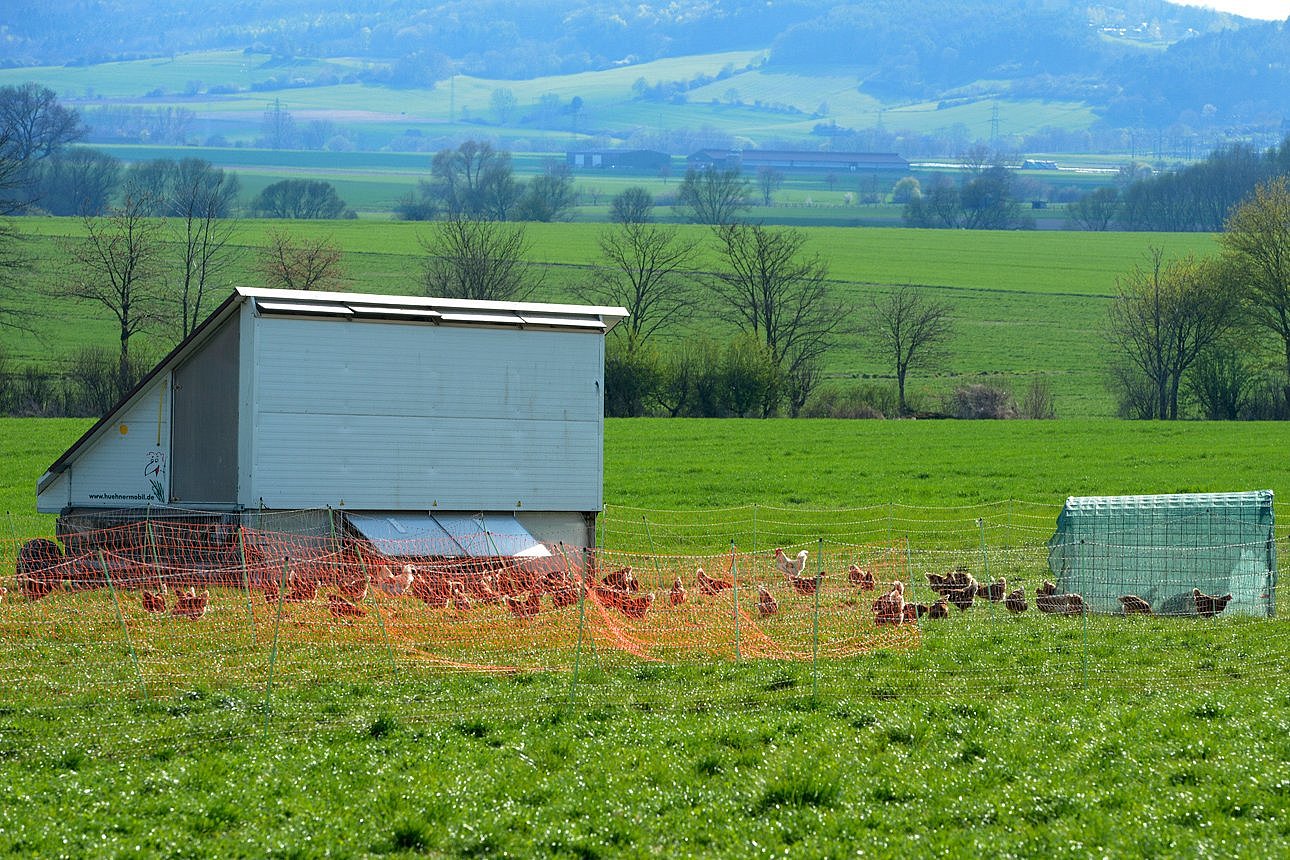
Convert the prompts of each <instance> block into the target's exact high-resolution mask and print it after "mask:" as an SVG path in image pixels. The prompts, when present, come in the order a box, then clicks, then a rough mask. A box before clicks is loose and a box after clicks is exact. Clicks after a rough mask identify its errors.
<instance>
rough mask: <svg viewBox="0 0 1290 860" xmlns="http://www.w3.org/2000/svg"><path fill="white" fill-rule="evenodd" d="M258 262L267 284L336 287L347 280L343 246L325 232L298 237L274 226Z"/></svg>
mask: <svg viewBox="0 0 1290 860" xmlns="http://www.w3.org/2000/svg"><path fill="white" fill-rule="evenodd" d="M258 263H259V266H258V267H259V270H260V274H261V275H263V277H264V283H265V285H266V286H268V287H271V288H275V289H281V290H335V289H339V288H340V287H342V286H343V285H344V282H345V273H344V269H343V268H342V267H341V250H340V248H339V247H337V246H336V245H335V244H333V243H332V242H331V240H329V239H328V238H326V237H325V236H309V237H306V238H304V239H300V240H296V239H294V238H292V236H291V234H290V233H288V232H286V231H285V230H273V231H271V232H270V233H269V243H268V245H267V246H266V247H265V248H264V249H263V250H262V251H261V252H260V257H259V261H258Z"/></svg>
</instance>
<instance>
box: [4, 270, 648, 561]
mask: <svg viewBox="0 0 1290 860" xmlns="http://www.w3.org/2000/svg"><path fill="white" fill-rule="evenodd" d="M626 316H627V312H626V311H625V310H624V309H622V308H614V307H591V306H581V305H560V304H538V303H520V302H485V301H468V300H451V299H436V298H413V297H406V296H386V295H360V294H348V293H314V292H298V291H285V290H265V289H247V288H239V289H238V290H236V291H235V292H234V293H233V294H232V295H231V296H229V297H228V299H227V300H226V301H224V302H223V304H221V305H220V306H219V307H218V308H217V309H216V310H215V311H214V313H212V314H211V315H210V317H209V318H208V319H207V320H206V321H205V322H204V323H203V324H202V325H201V326H200V327H198V328H197V329H196V330H195V331H194V332H193V333H192V334H191V335H190V336H189V337H188V338H186V339H185V340H184V341H183V342H182V343H181V344H180V345H179V346H178V347H176V348H175V349H174V351H172V352H171V353H170V355H168V356H167V357H166V358H165V359H164V360H162V361H161V362H160V363H159V364H158V365H157V366H156V367H155V368H153V370H152V371H151V372H150V373H149V374H148V375H147V376H146V377H145V378H144V379H143V381H142V382H140V383H139V385H138V386H137V387H136V388H135V389H134V390H133V391H132V392H130V394H129V395H127V396H126V397H125V398H124V399H123V400H122V401H121V402H120V403H119V404H117V406H116V407H115V408H113V409H112V410H111V411H110V412H109V413H108V414H107V415H105V416H104V417H103V418H102V419H101V420H99V421H98V422H97V423H96V424H95V425H94V426H93V427H92V428H90V430H89V431H88V432H86V433H85V435H84V436H82V437H81V438H80V439H79V440H77V442H76V443H75V444H74V445H72V447H71V448H69V449H68V450H67V451H66V452H64V453H63V455H62V456H60V457H59V458H58V459H57V460H56V461H55V462H54V463H53V465H51V466H50V467H49V469H48V471H47V472H46V473H45V474H44V476H43V477H41V478H40V481H39V483H38V486H37V508H38V510H40V511H41V512H44V513H57V514H58V515H59V519H58V535H59V538H60V539H61V541H62V542H63V544H64V546H65V547H66V552H67V554H68V555H69V556H70V555H72V554H73V553H80V554H82V555H84V554H86V553H87V552H89V551H92V550H93V549H95V547H94V546H93V544H94V543H95V542H96V540H97V541H99V542H101V541H102V540H103V539H100V538H95V537H94V536H95V535H102V534H105V533H109V532H111V533H115V531H114V530H115V529H117V528H118V527H120V526H122V525H123V524H126V525H128V524H134V525H135V526H136V528H135V529H134V531H133V532H132V534H133V535H134V539H132V541H131V543H132V545H133V546H135V547H136V548H141V547H142V546H143V541H142V538H141V535H142V531H141V526H142V524H145V523H146V525H147V540H148V543H149V544H150V546H149V547H148V549H147V553H148V554H151V555H152V556H153V557H154V558H155V556H156V555H157V554H158V553H159V552H160V553H162V554H165V553H166V552H167V549H166V547H164V546H163V547H162V548H161V549H160V550H158V549H157V543H158V540H157V539H156V536H155V531H156V530H157V529H161V528H162V527H163V526H166V525H174V524H184V525H187V526H190V527H194V528H197V527H200V528H201V529H203V531H201V534H203V535H205V536H206V537H205V538H204V539H203V540H204V543H205V545H204V546H201V547H198V548H197V549H194V548H193V547H191V546H190V547H187V548H186V549H185V553H186V555H187V557H189V558H190V562H191V563H194V564H198V565H200V564H207V563H215V562H214V561H212V559H214V560H216V561H218V559H219V558H220V557H221V555H225V556H226V555H227V554H228V553H229V552H231V551H232V549H231V543H230V542H231V541H234V540H235V538H233V537H232V536H233V534H234V532H237V533H239V534H241V533H242V532H243V531H244V529H245V528H247V527H250V528H253V529H256V530H257V531H266V530H267V531H272V532H275V533H286V534H293V535H297V536H300V537H302V538H312V539H315V540H316V541H319V542H322V541H327V540H330V541H344V542H346V543H348V544H349V545H351V546H358V547H359V548H360V549H361V550H362V551H363V552H365V553H367V554H370V555H377V556H396V557H397V556H414V557H418V558H425V557H429V556H434V557H445V556H448V557H478V556H507V557H514V556H548V555H550V550H549V549H548V546H549V545H552V544H556V543H559V542H563V543H565V544H567V545H570V546H577V547H585V546H591V545H594V534H595V521H596V516H597V512H598V511H600V509H601V507H602V501H603V499H602V469H603V438H604V437H603V428H604V422H603V413H604V410H603V387H604V347H605V335H606V333H607V332H609V331H610V330H611V329H612V328H613V327H614V326H615V325H616V324H617V323H618V322H620V321H621V320H622V319H624V318H625V317H626ZM109 527H111V528H109ZM238 527H243V528H238ZM105 530H106V531H105ZM190 532H191V529H190ZM241 539H242V538H237V539H236V540H241ZM110 540H111V541H114V542H117V543H120V542H121V541H120V539H119V538H111V539H110ZM163 543H164V542H163ZM49 544H50V542H45V547H46V549H45V550H44V551H45V552H47V553H52V552H54V549H55V548H53V547H50V546H49ZM239 551H241V552H242V553H243V554H245V547H244V546H243V547H240V548H239ZM139 552H140V553H143V552H144V551H143V550H142V549H139ZM297 552H299V550H297ZM59 553H60V554H61V550H59ZM28 555H29V556H30V555H31V552H29V553H28ZM101 557H102V556H101V555H100V558H101ZM144 560H145V561H146V560H147V558H146V557H145V559H144ZM48 561H53V559H48Z"/></svg>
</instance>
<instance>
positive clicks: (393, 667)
mask: <svg viewBox="0 0 1290 860" xmlns="http://www.w3.org/2000/svg"><path fill="white" fill-rule="evenodd" d="M358 569H359V571H360V572H361V573H362V574H363V581H364V582H366V583H367V584H368V587H367V595H368V598H369V599H368V604H369V605H371V607H372V611H373V612H375V613H376V620H377V621H379V622H380V623H381V638H382V639H384V640H385V651H386V653H387V654H388V655H389V658H390V674H391V675H393V676H394V681H395V683H398V680H399V666H398V664H397V663H395V662H394V646H393V645H392V644H390V634H389V632H388V631H387V630H386V629H385V615H384V613H382V612H381V607H380V606H379V605H377V602H376V595H375V593H374V592H375V590H376V589H374V588H372V580H371V579H370V578H369V577H368V575H367V562H366V561H364V560H363V554H362V553H361V552H360V553H359V554H358Z"/></svg>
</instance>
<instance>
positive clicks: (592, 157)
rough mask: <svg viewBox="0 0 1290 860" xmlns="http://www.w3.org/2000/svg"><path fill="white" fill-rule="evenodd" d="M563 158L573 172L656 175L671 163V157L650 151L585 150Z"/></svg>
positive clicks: (570, 153) (566, 154)
mask: <svg viewBox="0 0 1290 860" xmlns="http://www.w3.org/2000/svg"><path fill="white" fill-rule="evenodd" d="M564 158H565V164H567V165H568V166H569V167H572V168H574V169H575V170H603V171H610V172H620V173H658V172H659V171H660V170H664V169H665V168H667V167H668V166H669V165H671V163H672V156H670V155H668V154H667V153H666V152H655V151H654V150H652V149H586V150H580V151H577V152H566V153H565V156H564Z"/></svg>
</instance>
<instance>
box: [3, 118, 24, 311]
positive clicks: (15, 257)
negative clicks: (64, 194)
mask: <svg viewBox="0 0 1290 860" xmlns="http://www.w3.org/2000/svg"><path fill="white" fill-rule="evenodd" d="M11 137H12V134H11V131H10V130H9V129H8V128H4V127H0V327H5V328H16V329H21V330H27V329H28V328H29V326H28V325H27V324H26V322H25V321H24V318H23V315H22V314H21V313H19V312H18V309H17V302H16V301H15V299H16V297H17V293H18V291H19V290H20V289H21V285H22V283H23V281H24V279H25V277H26V274H27V272H28V271H29V261H28V259H27V254H26V253H25V252H24V250H23V248H22V238H23V237H22V233H21V232H20V231H19V230H18V228H17V227H16V226H15V224H14V222H13V221H11V220H10V219H9V216H10V215H13V214H15V213H17V212H20V211H22V209H23V207H24V206H25V205H26V202H25V197H26V195H25V194H24V193H23V187H24V186H25V184H26V180H25V176H24V164H23V162H22V160H21V159H19V158H18V157H17V154H16V152H15V151H14V150H13V149H12V148H11V146H10V140H11Z"/></svg>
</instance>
